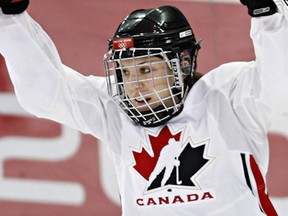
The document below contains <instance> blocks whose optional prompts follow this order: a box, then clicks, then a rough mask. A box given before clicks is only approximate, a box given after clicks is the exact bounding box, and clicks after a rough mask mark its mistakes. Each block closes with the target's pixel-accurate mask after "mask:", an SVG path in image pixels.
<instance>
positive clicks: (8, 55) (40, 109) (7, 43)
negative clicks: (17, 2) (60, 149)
mask: <svg viewBox="0 0 288 216" xmlns="http://www.w3.org/2000/svg"><path fill="white" fill-rule="evenodd" d="M4 1H6V0H4ZM0 2H3V0H0ZM2 5H3V4H2ZM0 6H1V4H0ZM3 11H5V10H3ZM0 35H1V39H0V53H1V54H2V55H3V57H4V58H5V61H6V64H7V67H8V71H9V74H10V77H11V80H12V82H13V85H14V87H15V93H16V95H17V98H18V100H19V102H20V104H21V105H22V106H23V107H24V108H25V109H26V110H27V111H29V112H30V113H32V114H34V115H36V116H38V117H44V118H48V119H51V120H54V121H57V122H59V123H62V124H65V125H68V126H71V127H73V128H76V129H78V130H81V131H82V132H85V133H91V129H90V128H89V126H88V125H87V124H86V122H85V121H84V120H83V119H84V117H83V113H85V114H86V115H89V113H90V112H92V110H94V113H95V114H94V115H93V118H94V119H91V121H92V120H94V121H95V119H97V124H96V125H95V131H97V132H96V134H94V135H96V136H98V137H99V136H100V137H101V134H102V133H103V132H102V130H103V128H104V127H103V126H104V124H105V119H104V116H106V115H105V113H103V112H105V109H104V108H103V101H105V92H104V91H103V90H102V89H105V82H103V81H104V79H101V78H97V79H95V78H92V77H84V76H82V75H81V74H79V73H77V72H75V71H73V70H72V69H70V68H68V67H65V66H63V65H62V63H61V60H60V57H59V55H58V52H57V50H56V48H55V46H54V44H53V42H52V41H51V39H50V38H49V36H48V35H47V34H46V33H45V32H44V31H43V29H42V28H41V27H40V26H39V25H38V24H37V23H36V22H35V21H34V20H33V19H32V18H31V17H30V16H29V15H28V13H26V12H25V11H24V12H23V13H20V14H17V15H4V14H3V13H2V12H1V11H0ZM96 87H97V88H96ZM97 90H98V91H97ZM82 96H83V97H82ZM84 96H85V97H84ZM91 104H93V105H91ZM95 122H96V121H95ZM97 125H98V127H97Z"/></svg>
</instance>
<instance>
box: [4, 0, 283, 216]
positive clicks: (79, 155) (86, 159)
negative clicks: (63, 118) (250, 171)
mask: <svg viewBox="0 0 288 216" xmlns="http://www.w3.org/2000/svg"><path fill="white" fill-rule="evenodd" d="M161 5H174V6H176V7H178V8H179V9H181V10H182V11H183V13H184V14H185V15H186V17H187V18H188V20H189V22H190V24H191V26H192V28H193V30H194V33H195V35H196V38H197V39H200V38H202V39H203V40H204V42H203V44H202V49H201V50H200V53H199V57H198V71H199V72H201V73H207V72H209V71H210V70H211V69H213V68H215V67H217V66H219V65H221V64H223V63H226V62H231V61H250V60H253V59H254V52H253V47H252V42H251V40H250V37H249V29H250V17H249V16H248V15H247V10H246V8H245V7H243V6H242V5H240V3H239V2H238V1H237V0H222V1H221V0H214V1H213V0H211V1H209V0H206V1H201V0H198V1H192V0H171V1H165V0H163V1H162V0H118V1H117V0H97V1H96V0H85V1H83V0H49V1H45V0H31V4H30V7H29V10H28V12H29V13H30V15H31V16H32V17H33V18H34V19H35V20H36V21H37V22H38V23H39V24H40V25H41V26H42V27H43V28H44V29H45V30H46V31H47V32H48V34H49V35H50V36H51V38H52V39H53V41H54V42H55V44H56V46H57V47H58V50H59V53H60V56H61V58H62V61H63V63H64V64H66V65H69V66H70V67H72V68H74V69H75V70H77V71H79V72H80V73H82V74H84V75H90V74H93V75H98V76H103V75H104V70H103V68H104V67H103V62H102V60H103V55H104V53H106V52H107V39H108V38H110V37H112V36H113V34H114V31H115V29H116V28H117V27H118V25H119V24H120V22H121V21H122V20H123V19H124V18H125V17H126V15H128V14H129V13H130V12H131V11H133V10H135V9H139V8H150V7H157V6H161ZM0 39H1V38H0ZM287 138H288V118H287V119H285V118H283V119H277V120H275V123H274V124H273V126H272V128H271V131H270V133H269V140H270V143H271V162H270V169H269V173H268V176H267V184H268V189H269V194H270V196H271V197H272V201H273V203H274V204H275V206H276V208H277V210H278V212H279V215H280V216H285V215H288V213H287V212H288V172H287V168H286V167H285V165H286V164H287V162H288V159H287V155H288V140H287ZM286 166H287V165H286ZM39 215H41V216H79V215H81V216H95V215H101V216H112V215H113V216H114V215H121V208H120V205H119V196H118V191H117V185H116V181H115V173H114V170H113V166H112V165H111V162H110V160H109V158H108V157H107V155H106V152H105V149H104V148H103V146H102V144H101V143H100V142H99V141H98V140H96V139H95V138H94V137H92V136H89V135H83V134H80V133H79V132H77V131H74V130H72V129H70V128H67V127H65V126H62V125H59V124H56V123H54V122H51V121H47V120H43V119H37V118H35V117H33V116H31V115H29V114H28V113H26V112H25V111H24V110H23V109H22V108H20V106H19V104H18V103H17V100H16V98H15V95H14V92H13V87H12V84H11V82H10V80H9V77H8V75H7V71H6V66H5V61H4V59H3V58H2V57H1V56H0V216H39Z"/></svg>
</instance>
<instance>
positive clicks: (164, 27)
mask: <svg viewBox="0 0 288 216" xmlns="http://www.w3.org/2000/svg"><path fill="white" fill-rule="evenodd" d="M200 43H201V41H200V42H197V41H196V39H195V36H194V33H193V31H192V28H191V27H190V25H189V23H188V21H187V19H186V18H185V16H184V15H183V13H182V12H181V11H180V10H179V9H177V8H176V7H173V6H162V7H159V8H153V9H140V10H136V11H134V12H132V13H131V14H129V15H128V16H127V17H126V18H125V19H124V21H123V22H122V23H121V24H120V25H119V27H118V28H117V30H116V33H115V35H114V37H113V38H111V39H110V40H109V41H108V45H109V51H108V53H107V54H105V56H104V64H105V71H106V77H107V82H108V83H107V84H108V91H109V94H110V96H111V97H112V98H113V100H114V101H116V103H117V104H118V105H120V107H121V108H122V109H123V110H124V111H125V113H126V114H127V115H128V116H129V117H130V118H131V119H132V120H133V121H134V122H136V123H137V124H140V125H142V126H147V127H149V126H150V127H151V126H158V125H160V124H163V123H165V122H166V121H168V120H169V119H171V118H172V117H173V116H176V115H178V114H179V113H180V112H181V110H182V109H183V105H184V100H185V98H186V96H187V94H188V92H189V90H190V88H191V87H192V85H193V83H194V79H193V75H194V73H195V70H196V58H197V54H198V50H199V49H200ZM153 56H155V57H158V58H159V59H162V61H164V62H165V63H166V64H167V65H168V67H167V68H166V69H168V68H169V69H170V70H171V71H172V72H173V77H174V84H173V86H170V85H169V84H168V88H169V91H170V92H171V100H173V101H174V103H173V105H172V106H169V107H167V106H166V104H165V102H163V101H162V100H161V98H160V96H158V97H159V98H160V99H159V100H160V102H161V103H159V104H160V105H159V106H158V107H153V106H150V104H149V102H147V101H145V96H143V95H141V93H139V95H141V97H142V99H143V101H145V105H146V106H147V107H148V108H149V109H147V110H145V111H141V109H139V108H138V107H137V106H135V105H133V103H132V102H131V100H132V99H131V98H129V96H128V95H127V91H126V85H125V83H124V81H123V65H122V61H123V60H124V59H135V58H140V57H147V58H149V59H150V58H151V57H153ZM184 62H185V64H184ZM150 66H151V63H150ZM134 67H135V68H136V67H137V65H135V66H134ZM166 74H168V73H167V72H166ZM111 75H112V76H111ZM151 80H153V77H151ZM139 82H140V81H139V80H138V84H139ZM154 92H156V93H157V91H156V90H155V89H154ZM175 98H177V99H176V100H175Z"/></svg>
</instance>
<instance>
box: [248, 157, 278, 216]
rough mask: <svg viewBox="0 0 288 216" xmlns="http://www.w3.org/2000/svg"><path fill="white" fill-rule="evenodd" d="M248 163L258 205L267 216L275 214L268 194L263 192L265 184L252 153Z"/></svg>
mask: <svg viewBox="0 0 288 216" xmlns="http://www.w3.org/2000/svg"><path fill="white" fill-rule="evenodd" d="M250 165H251V169H252V172H253V175H254V178H255V181H256V185H257V190H258V196H259V199H260V205H261V207H262V209H263V210H264V212H265V213H266V215H268V216H277V215H278V214H277V212H276V210H275V208H274V207H273V204H272V203H271V201H270V199H269V197H268V195H267V194H266V193H265V189H266V185H265V182H264V179H263V176H262V174H261V172H260V170H259V167H258V165H257V163H256V161H255V159H254V157H253V156H252V155H250Z"/></svg>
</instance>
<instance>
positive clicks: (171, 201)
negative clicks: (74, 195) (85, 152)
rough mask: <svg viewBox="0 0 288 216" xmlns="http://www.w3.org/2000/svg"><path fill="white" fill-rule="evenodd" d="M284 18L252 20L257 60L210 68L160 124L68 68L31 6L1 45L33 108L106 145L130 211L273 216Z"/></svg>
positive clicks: (8, 20) (1, 27) (150, 215)
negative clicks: (273, 136) (137, 119)
mask: <svg viewBox="0 0 288 216" xmlns="http://www.w3.org/2000/svg"><path fill="white" fill-rule="evenodd" d="M285 16H287V15H286V14H285ZM285 16H284V15H283V13H277V14H274V15H272V16H268V17H261V18H253V19H252V27H251V36H252V39H253V42H254V47H255V53H256V60H255V61H253V62H235V63H229V64H225V65H222V66H220V67H219V68H216V69H215V70H213V71H211V72H209V73H208V74H207V75H205V76H204V77H203V78H201V79H200V80H199V81H198V82H197V83H196V84H195V85H194V86H193V88H192V90H191V91H190V93H189V95H188V97H187V99H186V102H185V106H184V109H183V111H182V112H181V113H180V114H179V115H178V116H176V117H174V118H172V119H171V120H170V121H169V122H168V123H167V124H166V125H163V126H159V127H153V128H144V127H141V126H137V125H135V124H134V123H133V122H132V121H131V120H129V119H128V117H127V116H126V115H125V114H124V113H122V112H121V111H120V109H119V108H118V107H117V106H116V105H115V104H114V102H113V101H112V100H111V99H110V98H109V96H108V94H107V91H106V83H105V82H106V80H105V78H101V77H95V76H89V77H85V76H83V75H81V74H79V73H77V72H75V71H74V70H72V69H70V68H68V67H66V66H63V65H62V63H61V61H60V58H59V56H58V53H57V50H56V49H55V47H54V45H53V43H52V42H51V40H50V38H49V37H48V36H47V35H46V33H45V32H44V31H43V30H42V29H41V27H40V26H39V25H38V24H37V23H35V22H34V20H32V18H31V17H30V16H29V15H28V14H27V13H26V12H25V13H23V14H20V15H16V16H4V15H3V14H0V36H1V38H0V52H1V54H2V55H3V56H4V58H5V60H6V63H7V67H8V70H9V74H10V77H11V79H12V82H13V84H14V86H15V92H16V95H17V97H18V100H19V102H20V104H21V105H22V106H23V107H24V108H25V109H27V110H28V111H29V112H31V113H33V114H34V115H36V116H38V117H43V118H48V119H51V120H54V121H57V122H59V123H62V124H65V125H68V126H71V127H73V128H75V129H78V130H80V131H82V132H83V133H87V134H91V135H93V136H95V137H97V138H98V139H101V140H102V141H103V142H105V143H106V144H107V146H108V148H109V150H110V152H111V156H112V159H113V161H114V164H115V167H116V171H117V178H118V185H119V191H120V195H121V203H122V208H123V216H135V215H137V216H160V215H166V216H176V215H177V216H178V215H181V216H216V215H217V216H231V215H233V216H238V215H239V216H240V215H241V216H242V215H249V216H250V215H251V216H258V215H259V216H261V215H269V216H272V215H277V214H276V212H275V210H274V208H273V206H272V205H271V203H270V201H269V198H268V196H267V191H266V186H265V175H266V172H267V169H268V159H269V146H268V140H267V131H268V128H269V125H270V124H271V118H272V117H273V115H279V114H283V113H285V110H287V108H288V96H287V92H288V85H287V81H288V71H287V69H288V61H287V59H288V51H287V50H288V43H287V38H288V22H287V17H285Z"/></svg>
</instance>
